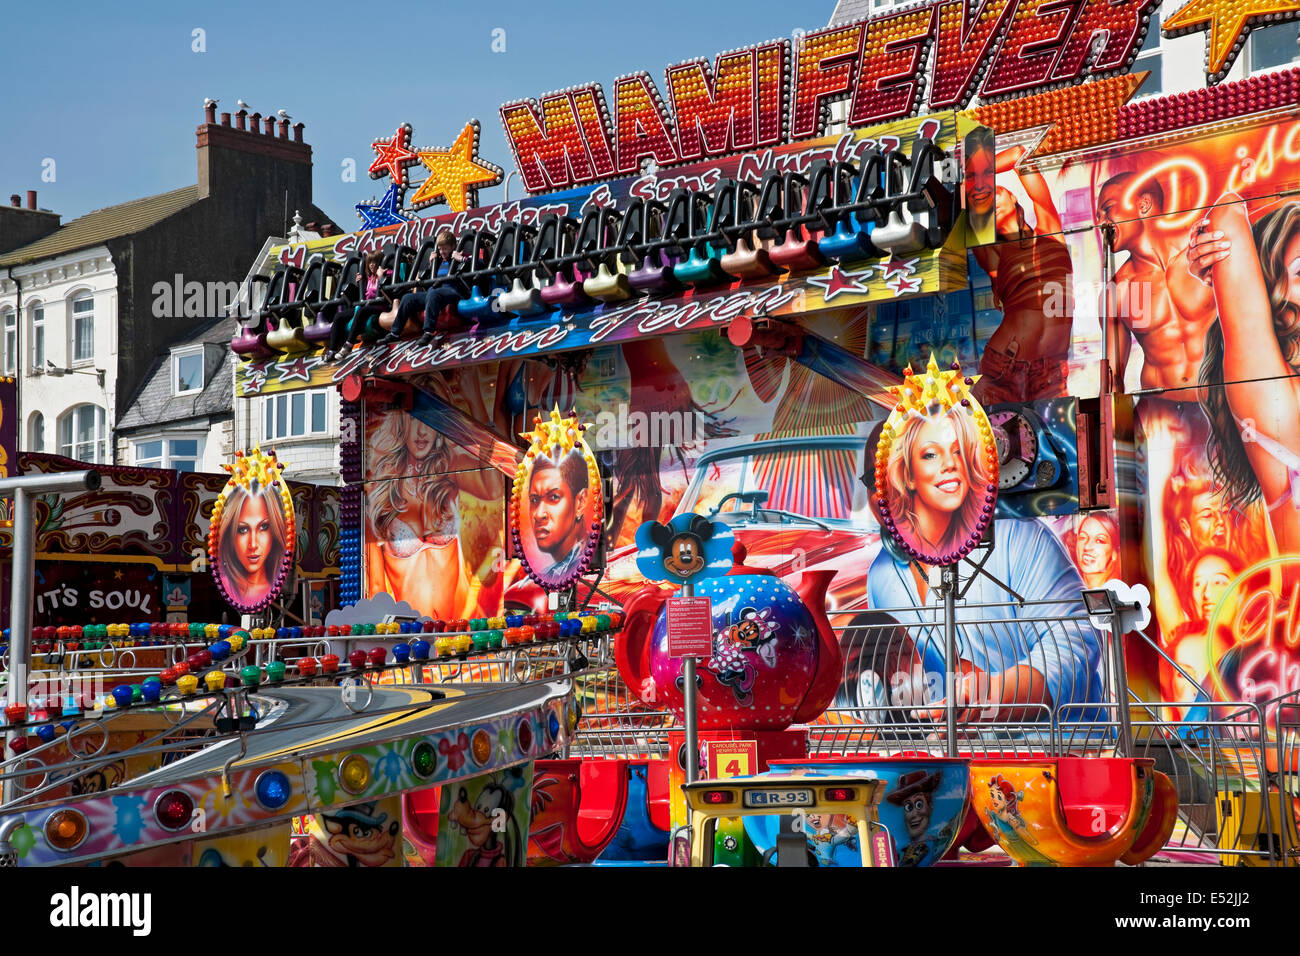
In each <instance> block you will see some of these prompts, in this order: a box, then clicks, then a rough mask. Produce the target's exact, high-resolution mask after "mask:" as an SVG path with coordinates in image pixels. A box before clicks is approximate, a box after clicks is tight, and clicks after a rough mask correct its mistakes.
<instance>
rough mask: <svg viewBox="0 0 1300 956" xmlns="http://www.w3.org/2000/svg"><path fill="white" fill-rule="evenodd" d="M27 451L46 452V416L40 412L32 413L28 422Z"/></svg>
mask: <svg viewBox="0 0 1300 956" xmlns="http://www.w3.org/2000/svg"><path fill="white" fill-rule="evenodd" d="M27 450H28V451H34V452H44V451H45V416H44V415H42V414H41V413H40V412H32V417H31V418H29V419H28V420H27Z"/></svg>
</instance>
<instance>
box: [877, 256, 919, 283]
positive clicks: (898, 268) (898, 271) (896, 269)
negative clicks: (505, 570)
mask: <svg viewBox="0 0 1300 956" xmlns="http://www.w3.org/2000/svg"><path fill="white" fill-rule="evenodd" d="M919 261H920V260H919V259H890V260H889V261H888V262H886V263H885V264H884V265H883V266H881V268H882V269H884V270H885V281H889V280H890V279H892V278H893V277H894V276H910V275H915V274H916V264H917V262H919Z"/></svg>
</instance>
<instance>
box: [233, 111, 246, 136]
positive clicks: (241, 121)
mask: <svg viewBox="0 0 1300 956" xmlns="http://www.w3.org/2000/svg"><path fill="white" fill-rule="evenodd" d="M235 129H237V130H241V131H242V130H247V129H248V110H240V111H239V112H238V113H236V114H235Z"/></svg>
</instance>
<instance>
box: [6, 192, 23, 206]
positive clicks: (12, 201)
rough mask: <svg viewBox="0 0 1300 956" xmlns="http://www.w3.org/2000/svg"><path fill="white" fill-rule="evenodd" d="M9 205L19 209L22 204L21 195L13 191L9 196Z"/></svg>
mask: <svg viewBox="0 0 1300 956" xmlns="http://www.w3.org/2000/svg"><path fill="white" fill-rule="evenodd" d="M9 205H11V206H13V207H14V208H15V209H21V208H22V205H23V197H22V196H20V195H18V194H17V193H14V194H13V195H12V196H10V197H9Z"/></svg>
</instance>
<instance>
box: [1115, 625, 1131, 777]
mask: <svg viewBox="0 0 1300 956" xmlns="http://www.w3.org/2000/svg"><path fill="white" fill-rule="evenodd" d="M1121 616H1122V615H1120V613H1119V612H1118V611H1116V612H1115V613H1113V614H1111V616H1110V656H1111V667H1112V668H1113V669H1114V671H1115V709H1116V712H1117V713H1118V714H1119V756H1121V757H1131V756H1133V721H1132V719H1131V718H1130V716H1129V710H1128V674H1127V672H1126V671H1125V669H1124V625H1123V624H1122V623H1121V620H1120V619H1121Z"/></svg>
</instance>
